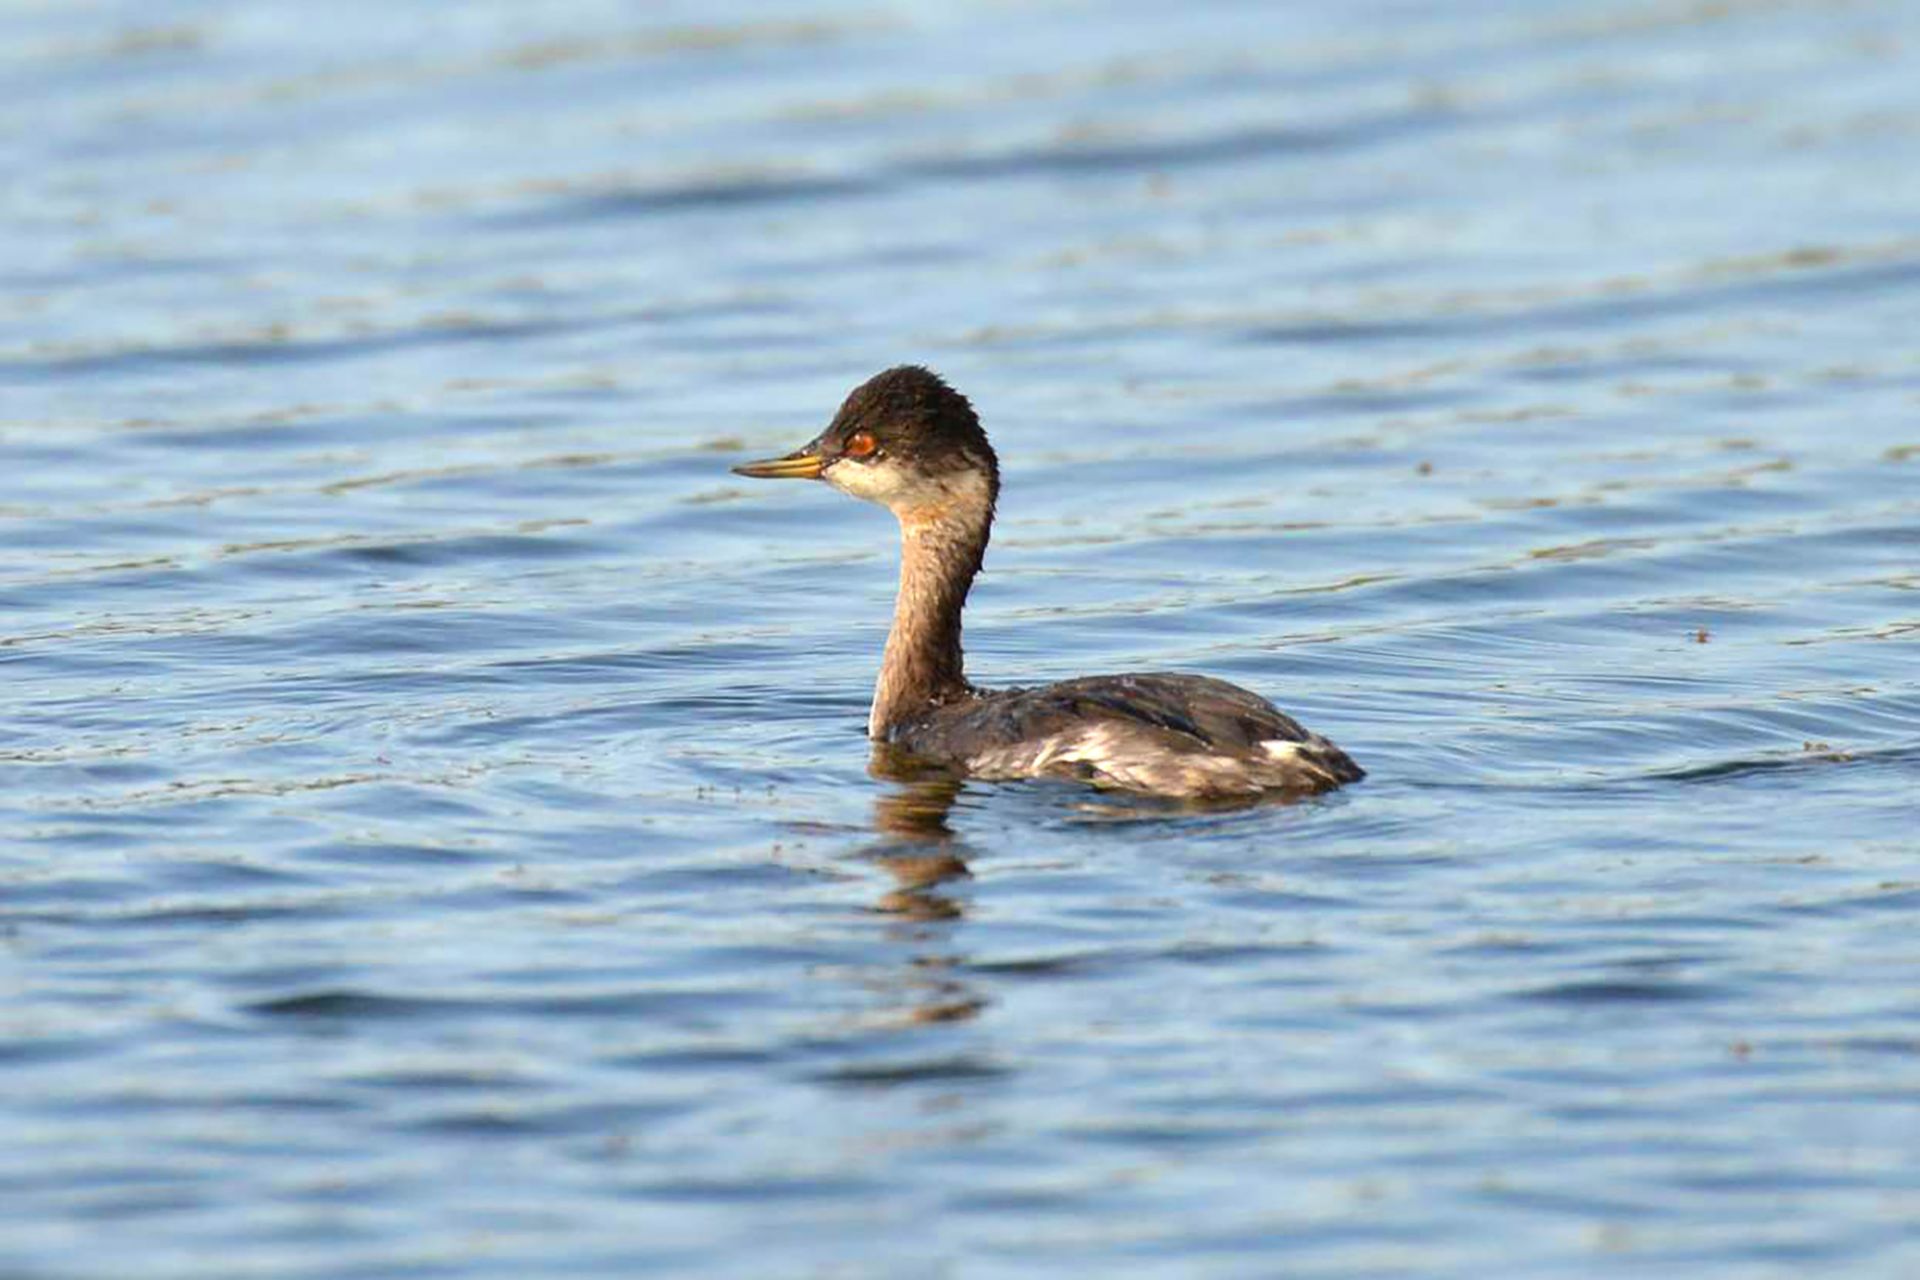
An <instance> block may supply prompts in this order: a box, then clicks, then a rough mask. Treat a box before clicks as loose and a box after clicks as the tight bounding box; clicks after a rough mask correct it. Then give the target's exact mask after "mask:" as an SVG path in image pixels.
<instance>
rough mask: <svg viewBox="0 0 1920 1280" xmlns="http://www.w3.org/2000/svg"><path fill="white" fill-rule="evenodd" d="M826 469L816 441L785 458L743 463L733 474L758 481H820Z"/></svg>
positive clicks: (825, 462)
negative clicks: (750, 477)
mask: <svg viewBox="0 0 1920 1280" xmlns="http://www.w3.org/2000/svg"><path fill="white" fill-rule="evenodd" d="M826 469H827V460H826V459H825V458H824V457H822V456H821V454H820V442H819V441H818V440H816V441H814V442H813V443H812V444H806V445H802V446H800V447H799V448H798V449H795V450H794V451H793V452H792V453H790V454H788V455H786V456H785V457H784V458H763V459H761V460H760V461H759V462H743V463H741V464H740V465H739V466H737V467H735V468H734V469H733V474H735V475H737V476H752V477H753V478H754V479H756V480H818V479H819V478H820V473H821V472H823V471H825V470H826Z"/></svg>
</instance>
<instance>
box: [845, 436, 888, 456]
mask: <svg viewBox="0 0 1920 1280" xmlns="http://www.w3.org/2000/svg"><path fill="white" fill-rule="evenodd" d="M879 447H880V442H879V441H878V440H875V439H874V438H873V432H871V431H856V432H854V433H853V434H852V435H850V436H848V437H847V443H846V444H845V445H844V446H842V448H841V450H840V452H842V453H844V454H846V455H847V456H848V457H849V458H864V457H866V456H867V455H869V454H871V453H872V452H873V451H874V450H876V449H878V448H879Z"/></svg>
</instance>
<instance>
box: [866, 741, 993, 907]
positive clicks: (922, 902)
mask: <svg viewBox="0 0 1920 1280" xmlns="http://www.w3.org/2000/svg"><path fill="white" fill-rule="evenodd" d="M867 772H868V773H870V774H872V775H873V776H874V777H875V778H877V779H880V780H881V781H883V782H891V783H893V784H894V785H893V786H892V787H890V788H888V789H886V790H884V791H882V792H881V793H880V794H879V795H877V796H875V797H874V802H873V825H874V828H875V829H876V830H877V831H878V832H879V833H880V836H881V839H880V840H879V841H877V842H876V843H875V844H874V845H872V846H871V847H870V849H869V851H868V852H869V854H870V856H871V857H872V858H873V859H874V861H876V862H878V863H879V864H880V865H881V866H882V867H884V868H885V869H886V871H887V873H888V874H889V875H891V876H892V877H893V878H894V880H895V881H896V882H897V884H898V886H899V887H898V888H896V889H895V890H894V891H893V892H892V893H889V894H888V895H886V897H884V898H882V899H881V900H880V909H881V910H882V911H890V912H894V913H897V914H899V915H903V916H907V917H910V918H912V919H916V920H951V919H956V918H958V917H959V916H960V915H961V914H962V908H961V906H960V903H959V902H957V901H956V900H955V899H954V898H952V897H951V896H949V895H948V894H945V893H942V892H940V886H941V885H944V884H947V883H949V882H951V881H955V880H965V879H967V878H968V877H970V876H971V875H972V874H973V873H972V872H970V871H969V870H968V869H967V864H966V861H965V860H964V859H963V858H962V857H961V856H960V852H961V848H962V846H961V843H960V839H959V837H958V836H956V835H954V833H953V828H952V827H950V826H948V825H947V815H948V814H949V813H951V812H952V810H953V802H954V801H955V800H956V799H957V798H958V797H959V795H960V788H961V785H962V784H961V782H960V780H959V779H958V778H955V777H952V776H951V775H947V774H942V773H939V772H935V771H929V770H928V769H927V768H926V766H925V765H923V764H921V763H919V762H917V761H916V760H915V759H914V758H913V757H912V756H910V755H908V754H907V753H906V752H904V751H901V750H900V749H899V748H897V747H893V746H889V745H888V744H886V743H876V744H875V746H874V749H873V758H872V759H871V760H870V761H869V762H868V764H867Z"/></svg>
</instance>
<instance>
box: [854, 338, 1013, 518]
mask: <svg viewBox="0 0 1920 1280" xmlns="http://www.w3.org/2000/svg"><path fill="white" fill-rule="evenodd" d="M861 431H865V432H868V433H870V434H871V435H872V436H873V438H874V440H875V441H876V442H877V443H878V444H879V448H880V452H881V453H882V454H883V455H885V456H888V457H893V458H897V459H899V460H900V461H901V462H903V463H905V464H906V465H908V466H912V467H916V468H920V469H922V470H925V471H929V472H933V473H936V474H938V473H944V472H950V471H959V470H964V469H968V468H972V469H976V470H984V471H985V472H986V473H987V474H988V475H989V476H990V477H992V479H993V482H994V487H995V488H996V489H997V488H998V487H999V479H1000V461H999V459H998V458H996V457H995V456H994V452H993V446H992V445H990V444H988V443H987V433H986V432H985V431H983V430H981V428H980V419H979V417H977V416H976V415H975V414H974V412H973V406H972V405H971V404H969V403H967V398H966V397H965V396H963V395H961V394H960V393H959V392H958V391H955V390H954V389H953V388H952V387H950V386H948V385H947V384H946V383H945V382H944V381H942V380H941V378H940V376H939V375H938V374H936V373H934V372H933V371H932V370H930V369H923V368H921V367H920V366H919V365H912V364H904V365H901V366H899V367H898V368H894V369H888V370H887V371H886V372H884V373H876V374H875V375H874V376H873V377H871V378H868V379H867V380H866V381H865V382H863V383H861V384H860V385H859V386H857V387H855V388H854V389H853V391H852V393H851V394H850V395H848V396H847V399H846V402H845V403H844V404H842V405H841V406H840V412H838V413H836V414H835V415H834V416H833V425H832V426H830V427H828V428H827V431H826V441H827V444H828V446H829V447H830V448H831V449H833V450H834V451H835V452H839V450H840V449H841V447H842V446H844V445H845V443H846V441H847V439H848V438H849V437H851V436H853V435H854V434H855V433H857V432H861Z"/></svg>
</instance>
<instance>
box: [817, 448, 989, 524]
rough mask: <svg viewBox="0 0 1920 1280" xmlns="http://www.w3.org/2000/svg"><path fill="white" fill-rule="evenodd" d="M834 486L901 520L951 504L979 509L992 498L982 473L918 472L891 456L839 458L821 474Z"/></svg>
mask: <svg viewBox="0 0 1920 1280" xmlns="http://www.w3.org/2000/svg"><path fill="white" fill-rule="evenodd" d="M821 476H822V478H823V479H825V480H826V482H827V483H828V484H830V485H832V486H833V487H834V488H836V489H838V490H839V491H840V492H842V493H845V494H850V495H852V496H853V497H856V498H865V499H866V500H867V501H868V502H877V503H879V504H880V505H881V506H883V507H887V508H889V509H891V510H892V511H893V513H894V514H895V515H897V516H900V517H901V518H902V519H907V518H909V517H911V516H913V515H915V514H924V513H927V512H930V511H937V510H941V509H943V508H948V507H951V506H954V505H955V504H956V503H957V504H959V505H960V506H962V507H965V508H967V509H981V508H984V507H985V506H986V505H987V503H989V502H990V501H991V500H992V494H991V491H990V490H989V489H988V486H987V477H986V474H985V472H981V471H971V470H969V471H953V472H948V473H947V474H946V475H942V476H926V475H920V474H918V473H916V472H914V471H911V470H909V469H908V468H906V467H903V466H901V465H900V464H899V463H898V462H895V461H894V460H893V459H891V458H882V459H880V460H879V461H878V462H858V461H855V460H854V459H852V458H841V459H839V460H838V461H835V462H833V463H830V464H829V465H828V466H827V469H826V470H825V471H823V472H822V473H821Z"/></svg>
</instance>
